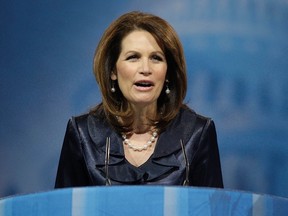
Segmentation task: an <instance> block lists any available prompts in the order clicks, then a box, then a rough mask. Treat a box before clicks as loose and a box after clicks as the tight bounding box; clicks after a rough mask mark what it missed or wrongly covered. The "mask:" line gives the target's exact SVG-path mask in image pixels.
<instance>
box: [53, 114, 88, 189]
mask: <svg viewBox="0 0 288 216" xmlns="http://www.w3.org/2000/svg"><path fill="white" fill-rule="evenodd" d="M88 184H89V174H88V171H87V167H86V164H85V160H84V156H83V153H82V147H81V138H80V135H79V132H78V129H77V125H76V122H75V119H74V118H71V119H70V120H69V122H68V124H67V128H66V133H65V137H64V142H63V146H62V150H61V155H60V160H59V165H58V170H57V176H56V181H55V188H64V187H78V186H87V185H88Z"/></svg>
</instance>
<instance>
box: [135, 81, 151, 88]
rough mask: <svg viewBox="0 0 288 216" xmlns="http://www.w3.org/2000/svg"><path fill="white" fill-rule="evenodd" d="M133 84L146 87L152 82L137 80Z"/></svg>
mask: <svg viewBox="0 0 288 216" xmlns="http://www.w3.org/2000/svg"><path fill="white" fill-rule="evenodd" d="M135 85H136V86H137V87H144V88H148V87H152V86H153V83H152V82H148V81H139V82H136V83H135Z"/></svg>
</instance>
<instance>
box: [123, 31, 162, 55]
mask: <svg viewBox="0 0 288 216" xmlns="http://www.w3.org/2000/svg"><path fill="white" fill-rule="evenodd" d="M121 48H122V51H124V50H126V49H154V50H157V51H162V49H161V48H160V46H159V45H158V43H157V41H156V40H155V38H154V37H153V35H152V34H151V33H149V32H148V31H145V30H135V31H132V32H130V33H129V34H127V35H126V36H125V37H124V38H123V39H122V41H121Z"/></svg>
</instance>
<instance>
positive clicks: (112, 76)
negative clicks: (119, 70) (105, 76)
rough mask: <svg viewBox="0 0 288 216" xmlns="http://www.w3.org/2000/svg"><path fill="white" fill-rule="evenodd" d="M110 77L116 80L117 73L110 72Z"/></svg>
mask: <svg viewBox="0 0 288 216" xmlns="http://www.w3.org/2000/svg"><path fill="white" fill-rule="evenodd" d="M110 78H111V80H117V75H116V74H115V73H114V72H112V73H111V75H110Z"/></svg>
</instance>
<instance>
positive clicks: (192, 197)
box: [0, 186, 288, 216]
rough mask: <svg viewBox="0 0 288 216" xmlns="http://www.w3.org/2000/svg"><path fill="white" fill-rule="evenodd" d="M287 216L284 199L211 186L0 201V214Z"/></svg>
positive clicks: (87, 190)
mask: <svg viewBox="0 0 288 216" xmlns="http://www.w3.org/2000/svg"><path fill="white" fill-rule="evenodd" d="M20 215H21V216H22V215H25V216H34V215H35V216H36V215H37V216H39V215H41V216H42V215H43V216H46V215H47V216H51V215H52V216H58V215H59V216H60V215H61V216H65V215H73V216H74V215H77V216H78V215H79V216H80V215H81V216H86V215H96V216H102V215H103V216H104V215H105V216H110V215H115V216H121V215H125V216H129V215H133V216H142V215H145V216H146V215H149V216H154V215H155V216H158V215H164V216H170V215H171V216H177V215H179V216H186V215H187V216H188V215H189V216H194V215H195V216H196V215H197V216H199V215H200V216H202V215H203V216H204V215H205V216H210V215H211V216H215V215H216V216H218V215H219V216H226V215H229V216H230V215H233V216H234V215H235V216H238V215H239V216H246V215H247V216H262V215H263V216H272V215H273V216H274V215H275V216H287V215H288V199H286V198H280V197H273V196H268V195H260V194H253V193H247V192H240V191H228V190H223V189H213V188H195V187H162V186H110V187H83V188H68V189H57V190H54V191H49V192H43V193H35V194H28V195H21V196H15V197H8V198H4V199H1V200H0V216H20Z"/></svg>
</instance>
